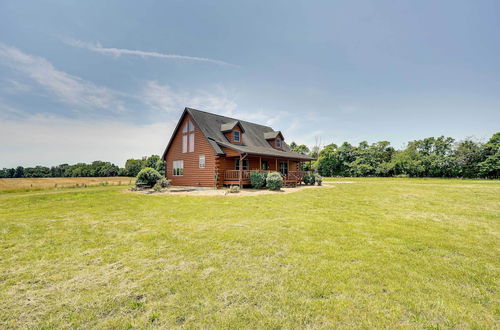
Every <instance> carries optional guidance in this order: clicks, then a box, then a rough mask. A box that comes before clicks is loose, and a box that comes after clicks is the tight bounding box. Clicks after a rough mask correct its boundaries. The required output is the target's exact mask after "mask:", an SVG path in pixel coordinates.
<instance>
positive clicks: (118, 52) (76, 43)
mask: <svg viewBox="0 0 500 330" xmlns="http://www.w3.org/2000/svg"><path fill="white" fill-rule="evenodd" d="M65 43H66V44H68V45H70V46H73V47H79V48H84V49H88V50H90V51H92V52H96V53H100V54H104V55H108V56H113V57H120V56H122V55H133V56H140V57H156V58H165V59H175V60H187V61H196V62H207V63H212V64H218V65H227V66H234V67H237V65H234V64H231V63H227V62H224V61H219V60H214V59H211V58H206V57H196V56H185V55H176V54H164V53H158V52H149V51H143V50H134V49H124V48H107V47H103V46H102V45H101V44H100V43H95V44H93V43H89V42H85V41H81V40H74V39H70V40H65Z"/></svg>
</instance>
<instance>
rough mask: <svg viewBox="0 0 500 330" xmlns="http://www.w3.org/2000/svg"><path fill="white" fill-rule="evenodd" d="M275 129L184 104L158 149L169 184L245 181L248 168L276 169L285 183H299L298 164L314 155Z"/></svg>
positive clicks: (222, 184) (248, 173)
mask: <svg viewBox="0 0 500 330" xmlns="http://www.w3.org/2000/svg"><path fill="white" fill-rule="evenodd" d="M284 140H285V138H284V136H283V134H282V133H281V132H280V131H275V130H273V129H272V128H271V127H268V126H263V125H259V124H254V123H250V122H247V121H243V120H239V119H234V118H229V117H224V116H220V115H216V114H213V113H209V112H205V111H200V110H195V109H191V108H185V109H184V112H183V113H182V115H181V118H180V119H179V122H178V123H177V126H176V128H175V130H174V132H173V134H172V137H171V138H170V141H169V143H168V145H167V147H166V149H165V152H164V153H163V160H164V161H165V175H166V177H167V179H169V180H171V181H172V185H174V186H194V187H214V188H217V187H222V186H224V185H239V186H240V187H241V186H243V185H249V184H250V172H252V171H278V172H280V173H281V175H282V176H283V179H284V181H285V184H286V185H297V184H300V182H301V181H302V178H303V176H304V172H303V171H301V163H302V162H306V161H311V160H312V159H313V158H310V157H308V156H305V155H302V154H300V153H297V152H294V151H291V150H290V148H289V147H288V145H287V144H286V143H285V141H284Z"/></svg>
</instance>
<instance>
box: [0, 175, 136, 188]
mask: <svg viewBox="0 0 500 330" xmlns="http://www.w3.org/2000/svg"><path fill="white" fill-rule="evenodd" d="M134 182H135V178H130V177H122V176H115V177H103V178H98V177H93V178H23V179H3V178H0V191H6V190H10V191H12V190H37V189H48V188H64V187H66V188H68V187H73V188H76V187H80V186H98V185H104V184H106V185H129V184H132V183H134Z"/></svg>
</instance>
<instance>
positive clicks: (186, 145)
mask: <svg viewBox="0 0 500 330" xmlns="http://www.w3.org/2000/svg"><path fill="white" fill-rule="evenodd" d="M188 149H189V152H194V124H193V122H192V121H191V120H188V121H187V123H186V124H184V127H183V128H182V152H183V153H186V152H188Z"/></svg>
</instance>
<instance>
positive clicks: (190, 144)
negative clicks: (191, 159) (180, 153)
mask: <svg viewBox="0 0 500 330" xmlns="http://www.w3.org/2000/svg"><path fill="white" fill-rule="evenodd" d="M188 141H189V152H194V132H193V133H189V138H188Z"/></svg>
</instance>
